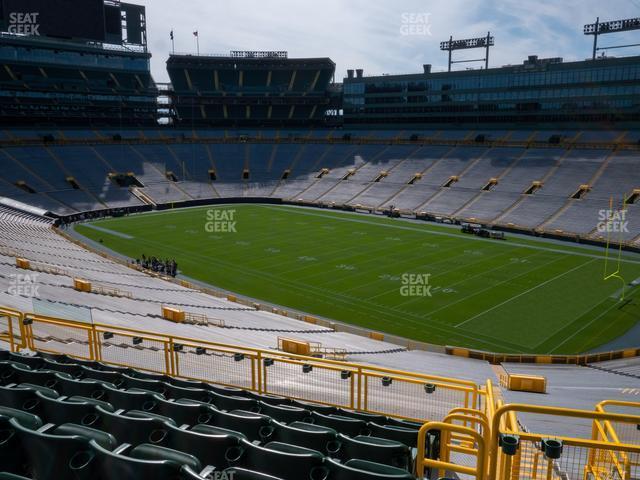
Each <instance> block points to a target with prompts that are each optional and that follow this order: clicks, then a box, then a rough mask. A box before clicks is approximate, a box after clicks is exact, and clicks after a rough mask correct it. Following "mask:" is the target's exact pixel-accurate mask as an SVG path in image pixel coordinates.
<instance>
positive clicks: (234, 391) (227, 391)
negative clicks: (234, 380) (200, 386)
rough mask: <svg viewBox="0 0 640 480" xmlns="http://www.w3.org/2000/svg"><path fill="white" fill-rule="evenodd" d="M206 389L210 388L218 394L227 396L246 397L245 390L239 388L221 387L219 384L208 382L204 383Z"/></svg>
mask: <svg viewBox="0 0 640 480" xmlns="http://www.w3.org/2000/svg"><path fill="white" fill-rule="evenodd" d="M206 386H207V389H209V390H211V391H212V392H216V393H219V394H220V395H227V396H232V397H233V396H237V397H246V396H248V395H247V391H246V390H243V389H241V388H234V387H223V386H221V385H213V384H210V383H207V384H206Z"/></svg>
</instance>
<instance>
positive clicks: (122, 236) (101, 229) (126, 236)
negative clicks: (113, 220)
mask: <svg viewBox="0 0 640 480" xmlns="http://www.w3.org/2000/svg"><path fill="white" fill-rule="evenodd" d="M83 226H85V227H87V228H91V229H93V230H97V231H99V232H102V233H108V234H109V235H113V236H114V237H120V238H124V239H125V240H133V239H134V238H135V237H132V236H131V235H127V234H126V233H121V232H116V231H115V230H109V229H108V228H104V227H98V226H96V225H92V224H90V223H84V224H83Z"/></svg>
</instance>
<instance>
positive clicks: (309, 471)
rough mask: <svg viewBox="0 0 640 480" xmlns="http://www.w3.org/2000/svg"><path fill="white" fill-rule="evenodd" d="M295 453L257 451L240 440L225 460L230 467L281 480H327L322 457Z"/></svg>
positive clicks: (255, 446) (260, 448)
mask: <svg viewBox="0 0 640 480" xmlns="http://www.w3.org/2000/svg"><path fill="white" fill-rule="evenodd" d="M289 447H291V446H289ZM292 448H293V449H295V447H292ZM296 450H298V451H299V453H291V452H285V451H280V450H274V449H271V448H266V447H260V446H257V445H254V444H253V443H250V442H248V441H246V440H242V441H241V442H240V445H239V446H238V447H236V448H233V449H230V450H229V452H228V459H227V460H228V461H229V463H230V464H231V465H232V466H238V467H242V468H246V469H249V470H253V471H258V472H264V473H266V474H268V475H272V476H274V477H278V478H282V479H283V480H324V479H325V478H327V475H328V472H327V471H326V470H325V469H324V467H323V462H324V456H323V455H322V454H321V453H319V452H316V451H313V450H309V449H300V448H298V449H296ZM302 450H304V452H302Z"/></svg>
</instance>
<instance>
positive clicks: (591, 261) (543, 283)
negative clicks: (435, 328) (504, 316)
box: [455, 259, 595, 328]
mask: <svg viewBox="0 0 640 480" xmlns="http://www.w3.org/2000/svg"><path fill="white" fill-rule="evenodd" d="M593 262H595V259H593V260H589V261H588V262H584V263H581V264H580V265H578V266H577V267H574V268H572V269H571V270H567V271H566V272H563V273H561V274H559V275H556V276H555V277H553V278H550V279H549V280H547V281H546V282H542V283H539V284H538V285H536V286H535V287H532V288H530V289H528V290H525V291H524V292H521V293H519V294H518V295H514V296H513V297H511V298H508V299H507V300H505V301H504V302H502V303H499V304H498V305H494V306H493V307H491V308H489V309H487V310H485V311H484V312H480V313H478V314H477V315H474V316H473V317H471V318H467V319H466V320H465V321H464V322H460V323H458V324H457V325H455V327H456V328H458V327H461V326H462V325H465V324H467V323H469V322H470V321H471V320H475V319H476V318H478V317H481V316H482V315H484V314H485V313H489V312H491V311H493V310H495V309H496V308H499V307H502V306H503V305H506V304H507V303H509V302H511V301H513V300H515V299H516V298H520V297H522V296H523V295H526V294H528V293H531V292H533V291H534V290H537V289H538V288H540V287H543V286H544V285H547V284H548V283H551V282H554V281H556V280H557V279H559V278H561V277H564V276H565V275H567V274H569V273H572V272H575V271H576V270H578V269H580V268H582V267H584V266H585V265H589V264H590V263H593Z"/></svg>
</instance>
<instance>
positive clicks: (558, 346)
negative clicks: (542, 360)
mask: <svg viewBox="0 0 640 480" xmlns="http://www.w3.org/2000/svg"><path fill="white" fill-rule="evenodd" d="M617 306H618V302H615V303H614V304H613V305H611V306H610V307H609V308H607V309H606V310H605V311H604V312H602V313H601V314H600V315H598V316H597V317H595V318H594V319H593V320H591V321H590V322H589V323H587V324H586V325H584V326H583V327H582V328H581V329H580V330H576V331H575V332H574V333H573V335H571V336H569V337H567V338H566V339H565V340H564V341H563V342H562V343H560V344H558V345H556V346H555V347H553V350H550V351H549V353H553V352H555V351H556V350H558V349H559V348H560V347H561V346H562V345H564V344H565V343H567V342H568V341H569V340H571V339H572V338H573V337H575V336H576V335H577V334H578V333H580V332H581V331H583V330H584V329H585V328H587V327H588V326H590V325H592V324H593V322H595V321H596V320H599V319H600V318H602V317H603V316H605V315H606V314H607V313H609V312H610V311H611V310H613V309H614V308H615V307H617ZM577 318H580V317H577ZM556 333H557V332H556ZM552 336H553V335H552ZM549 338H551V336H549V337H547V338H546V339H545V340H543V341H542V342H540V343H539V344H538V345H536V348H537V347H538V346H540V345H542V344H543V343H544V342H546V341H547V340H548V339H549Z"/></svg>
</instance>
